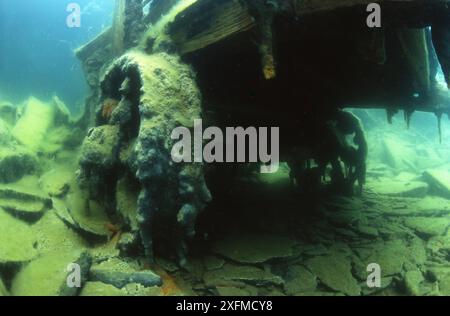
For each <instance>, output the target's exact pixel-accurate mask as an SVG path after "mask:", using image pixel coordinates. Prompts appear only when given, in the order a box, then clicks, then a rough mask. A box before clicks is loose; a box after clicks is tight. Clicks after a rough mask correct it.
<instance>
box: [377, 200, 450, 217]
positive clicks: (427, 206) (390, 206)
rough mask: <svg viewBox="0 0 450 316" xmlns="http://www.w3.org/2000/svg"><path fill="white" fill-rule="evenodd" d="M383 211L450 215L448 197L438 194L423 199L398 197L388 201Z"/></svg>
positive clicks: (401, 214) (392, 213)
mask: <svg viewBox="0 0 450 316" xmlns="http://www.w3.org/2000/svg"><path fill="white" fill-rule="evenodd" d="M381 212H382V213H383V214H385V215H389V216H423V217H439V216H447V215H450V203H449V201H448V199H445V198H442V197H438V196H426V197H425V198H423V199H407V198H404V199H402V200H400V199H397V200H396V201H392V202H389V203H387V205H386V206H385V207H383V208H381Z"/></svg>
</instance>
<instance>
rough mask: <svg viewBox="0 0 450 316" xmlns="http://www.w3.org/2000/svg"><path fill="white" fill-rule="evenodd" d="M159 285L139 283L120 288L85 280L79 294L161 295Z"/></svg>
mask: <svg viewBox="0 0 450 316" xmlns="http://www.w3.org/2000/svg"><path fill="white" fill-rule="evenodd" d="M162 295H163V291H162V289H161V288H160V287H150V288H149V287H144V286H142V285H140V284H136V283H134V284H129V285H127V286H125V287H124V288H122V289H118V288H116V287H115V286H113V285H110V284H106V283H102V282H87V283H86V285H85V286H84V287H83V289H82V290H81V293H80V296H95V297H97V296H162Z"/></svg>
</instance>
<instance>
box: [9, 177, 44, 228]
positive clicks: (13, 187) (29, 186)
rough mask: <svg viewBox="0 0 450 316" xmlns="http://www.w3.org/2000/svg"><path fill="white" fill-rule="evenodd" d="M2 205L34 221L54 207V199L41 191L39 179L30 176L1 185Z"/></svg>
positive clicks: (13, 212) (14, 213) (11, 211)
mask: <svg viewBox="0 0 450 316" xmlns="http://www.w3.org/2000/svg"><path fill="white" fill-rule="evenodd" d="M0 207H2V208H3V209H5V210H7V211H8V212H10V213H12V214H13V215H15V216H18V217H21V218H23V219H26V220H31V221H34V220H36V219H39V218H40V217H41V216H42V215H43V213H44V212H46V211H48V210H49V209H51V208H52V200H51V199H50V198H49V197H48V196H46V195H45V193H43V192H42V191H40V189H39V186H38V179H37V178H35V177H33V176H28V177H24V178H23V179H21V180H20V181H18V182H16V183H13V184H8V185H5V184H2V185H0Z"/></svg>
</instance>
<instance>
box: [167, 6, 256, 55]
mask: <svg viewBox="0 0 450 316" xmlns="http://www.w3.org/2000/svg"><path fill="white" fill-rule="evenodd" d="M255 25H256V23H255V19H254V18H253V17H252V16H251V15H250V13H249V11H248V8H247V6H245V4H244V3H243V2H242V1H238V0H225V1H214V0H213V1H201V2H199V3H198V4H196V5H194V6H192V7H190V8H188V9H187V10H185V11H184V12H183V13H182V14H180V15H179V17H177V19H176V20H175V21H174V23H173V24H172V25H171V26H170V29H169V34H170V36H171V38H172V40H173V41H174V43H175V44H176V45H177V46H178V48H179V50H180V53H181V54H186V53H190V52H193V51H196V50H199V49H201V48H204V47H207V46H209V45H211V44H214V43H216V42H219V41H221V40H223V39H225V38H227V37H229V36H231V35H234V34H237V33H240V32H244V31H247V30H249V29H252V28H253V27H255Z"/></svg>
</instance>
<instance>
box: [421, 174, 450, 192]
mask: <svg viewBox="0 0 450 316" xmlns="http://www.w3.org/2000/svg"><path fill="white" fill-rule="evenodd" d="M423 177H424V180H425V181H427V182H428V183H429V184H430V187H431V189H432V191H433V192H435V193H437V194H440V195H441V196H443V197H445V198H447V199H450V172H449V171H448V170H447V169H435V170H428V171H426V172H425V173H424V174H423Z"/></svg>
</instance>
